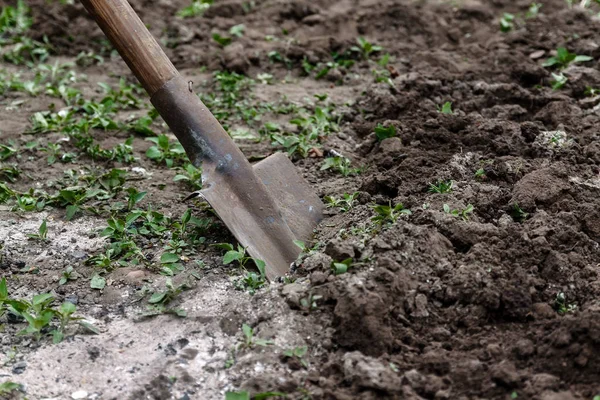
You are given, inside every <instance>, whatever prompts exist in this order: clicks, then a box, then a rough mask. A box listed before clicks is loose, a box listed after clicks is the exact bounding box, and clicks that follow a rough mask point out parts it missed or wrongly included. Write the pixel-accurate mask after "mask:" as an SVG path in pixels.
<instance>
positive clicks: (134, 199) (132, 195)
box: [127, 187, 148, 211]
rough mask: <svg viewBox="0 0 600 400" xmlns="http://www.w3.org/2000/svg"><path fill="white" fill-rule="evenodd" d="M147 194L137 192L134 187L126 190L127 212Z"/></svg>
mask: <svg viewBox="0 0 600 400" xmlns="http://www.w3.org/2000/svg"><path fill="white" fill-rule="evenodd" d="M147 193H148V192H138V190H137V189H136V188H134V187H130V188H128V189H127V211H131V210H133V208H134V207H135V205H136V204H137V203H139V202H140V201H142V199H143V198H144V197H146V194H147Z"/></svg>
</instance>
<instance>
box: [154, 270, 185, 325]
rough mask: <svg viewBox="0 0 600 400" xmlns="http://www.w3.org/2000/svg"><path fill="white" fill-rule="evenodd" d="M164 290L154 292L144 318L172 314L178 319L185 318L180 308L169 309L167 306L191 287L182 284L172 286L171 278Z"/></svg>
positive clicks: (168, 279) (183, 311)
mask: <svg viewBox="0 0 600 400" xmlns="http://www.w3.org/2000/svg"><path fill="white" fill-rule="evenodd" d="M165 288H166V290H162V291H158V292H154V293H153V294H152V296H150V299H148V303H149V304H150V306H148V312H146V313H144V314H143V316H144V317H149V316H154V315H158V314H174V315H177V316H178V317H186V315H187V314H186V312H185V310H183V309H181V308H172V307H169V304H170V303H171V302H172V301H173V300H174V299H175V298H176V297H177V296H179V295H180V294H181V293H182V292H183V291H185V290H189V289H191V288H192V286H191V285H190V284H189V283H187V282H184V283H182V284H181V285H179V286H175V285H173V282H172V281H171V278H167V280H166V282H165Z"/></svg>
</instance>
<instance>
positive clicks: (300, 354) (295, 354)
mask: <svg viewBox="0 0 600 400" xmlns="http://www.w3.org/2000/svg"><path fill="white" fill-rule="evenodd" d="M307 352H308V347H307V346H298V347H294V348H293V349H288V350H284V352H283V356H284V357H287V358H295V359H297V360H298V361H300V364H302V366H303V367H304V368H308V361H306V360H305V359H304V356H305V355H306V353H307Z"/></svg>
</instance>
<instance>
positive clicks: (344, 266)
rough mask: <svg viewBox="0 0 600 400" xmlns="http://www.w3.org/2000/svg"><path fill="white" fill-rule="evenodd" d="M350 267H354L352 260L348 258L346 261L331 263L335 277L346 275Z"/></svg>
mask: <svg viewBox="0 0 600 400" xmlns="http://www.w3.org/2000/svg"><path fill="white" fill-rule="evenodd" d="M350 267H352V258H346V259H345V260H344V261H340V262H335V261H334V262H332V263H331V270H332V271H333V273H334V274H335V275H341V274H345V273H346V272H348V269H349V268H350Z"/></svg>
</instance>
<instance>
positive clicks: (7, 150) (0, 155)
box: [0, 144, 17, 161]
mask: <svg viewBox="0 0 600 400" xmlns="http://www.w3.org/2000/svg"><path fill="white" fill-rule="evenodd" d="M15 154H17V150H16V149H15V148H13V147H10V146H7V145H5V144H0V161H4V160H6V159H8V158H9V157H11V156H13V155H15Z"/></svg>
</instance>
